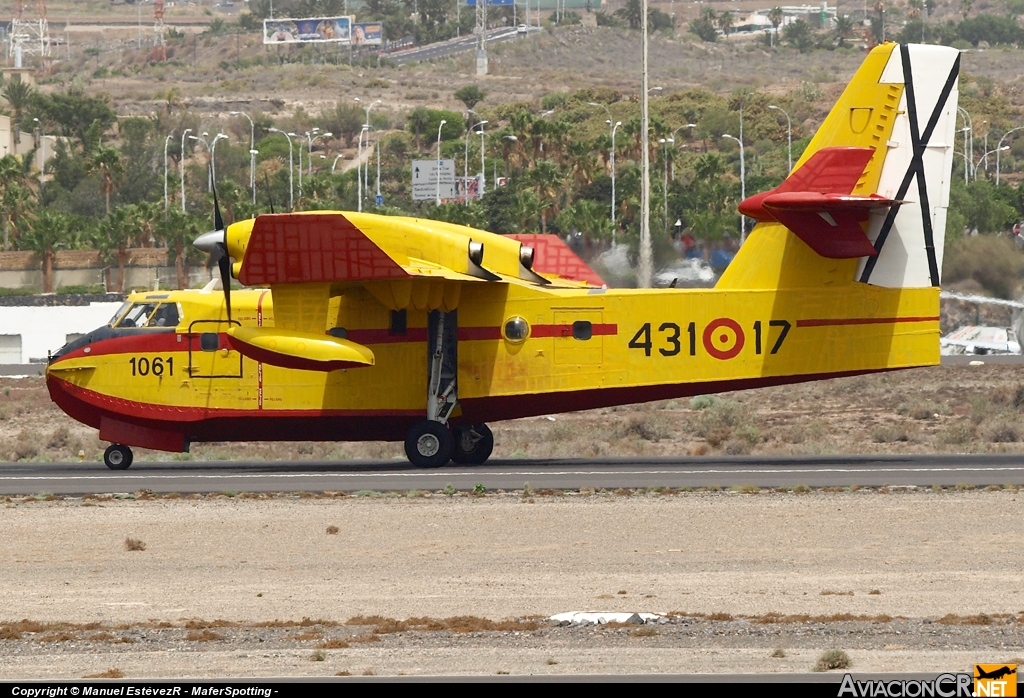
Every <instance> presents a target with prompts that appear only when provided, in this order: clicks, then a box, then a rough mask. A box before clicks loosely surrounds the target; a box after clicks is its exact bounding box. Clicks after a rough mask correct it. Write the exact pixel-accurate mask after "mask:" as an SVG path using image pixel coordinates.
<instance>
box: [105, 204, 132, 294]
mask: <svg viewBox="0 0 1024 698" xmlns="http://www.w3.org/2000/svg"><path fill="white" fill-rule="evenodd" d="M138 232H139V210H138V207H137V206H135V205H134V204H128V205H126V206H118V207H117V208H116V209H114V211H113V212H112V213H109V214H107V217H106V218H104V219H103V220H102V221H101V223H100V229H99V231H98V233H99V237H98V238H97V240H96V246H97V247H98V248H99V249H100V251H101V252H103V253H104V256H105V257H107V258H108V259H109V258H110V256H111V255H110V252H111V251H114V250H116V253H117V284H116V285H115V286H114V290H115V291H117V292H118V293H120V292H123V291H124V268H125V266H127V264H128V248H129V247H131V245H132V242H133V241H136V240H137V238H138Z"/></svg>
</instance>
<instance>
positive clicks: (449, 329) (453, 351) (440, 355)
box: [405, 310, 459, 468]
mask: <svg viewBox="0 0 1024 698" xmlns="http://www.w3.org/2000/svg"><path fill="white" fill-rule="evenodd" d="M458 331H459V326H458V316H457V314H456V311H454V310H453V311H451V312H449V313H445V312H442V311H440V310H434V311H432V312H431V313H430V314H429V315H428V316H427V336H428V337H429V338H430V339H429V346H428V347H427V418H426V419H425V420H423V421H422V422H417V423H416V424H415V425H413V427H412V428H411V429H410V430H409V431H408V433H407V434H406V436H405V455H407V456H408V457H409V461H410V462H411V463H412V464H413V465H415V466H417V467H419V468H438V467H440V466H442V465H444V464H445V463H447V462H448V461H450V460H451V459H452V456H453V455H454V453H455V450H456V448H455V437H454V436H453V434H452V431H451V429H450V428H449V427H448V418H449V417H450V416H451V414H452V412H454V411H455V408H456V407H457V406H458V402H459V385H458V380H459V359H458Z"/></svg>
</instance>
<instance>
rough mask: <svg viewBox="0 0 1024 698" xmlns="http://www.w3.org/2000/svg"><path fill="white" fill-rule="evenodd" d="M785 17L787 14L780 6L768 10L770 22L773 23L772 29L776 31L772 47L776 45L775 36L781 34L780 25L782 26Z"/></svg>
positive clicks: (773, 35) (773, 33) (773, 34)
mask: <svg viewBox="0 0 1024 698" xmlns="http://www.w3.org/2000/svg"><path fill="white" fill-rule="evenodd" d="M785 16H786V13H785V12H783V11H782V8H781V7H779V6H778V5H776V6H775V7H773V8H772V9H770V10H768V21H769V22H771V23H772V27H773V28H774V29H775V31H773V32H772V46H774V45H775V35H776V34H778V33H779V25H780V24H782V20H783V19H784V18H785Z"/></svg>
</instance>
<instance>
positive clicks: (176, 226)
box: [157, 206, 201, 289]
mask: <svg viewBox="0 0 1024 698" xmlns="http://www.w3.org/2000/svg"><path fill="white" fill-rule="evenodd" d="M167 214H168V215H167V218H164V219H161V220H160V221H159V222H158V223H157V234H158V235H160V237H161V238H162V239H163V240H164V243H165V244H166V245H167V253H168V256H172V257H173V258H174V270H175V272H176V273H177V277H178V288H179V289H181V288H188V262H189V258H190V257H191V256H192V255H193V254H194V253H195V248H194V247H193V246H192V241H193V240H195V239H196V237H198V236H199V233H200V232H201V230H200V225H199V221H197V220H196V219H195V218H194V217H193V216H189V215H187V214H185V213H182V212H181V209H179V208H175V207H173V206H172V207H171V209H170V210H169V211H168V212H167Z"/></svg>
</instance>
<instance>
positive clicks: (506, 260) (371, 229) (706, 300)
mask: <svg viewBox="0 0 1024 698" xmlns="http://www.w3.org/2000/svg"><path fill="white" fill-rule="evenodd" d="M959 63H960V55H959V53H958V52H957V51H956V50H953V49H950V48H946V47H941V46H918V45H896V44H891V43H890V44H884V45H882V46H879V47H877V48H875V49H874V50H872V51H871V52H870V54H869V55H868V56H867V58H866V60H865V61H864V63H863V65H862V66H861V67H860V69H859V70H858V71H857V73H856V74H855V75H854V77H853V80H852V82H851V83H850V84H849V86H848V87H847V89H846V90H845V91H844V93H843V94H842V96H841V97H840V98H839V101H838V102H837V103H836V105H835V107H834V108H833V109H832V111H831V113H830V114H829V115H828V117H827V118H826V120H825V122H824V123H823V124H822V126H821V128H820V129H819V130H818V132H817V134H816V135H815V136H814V138H813V140H812V141H811V143H810V145H809V146H808V147H807V149H806V151H805V152H804V153H803V155H802V157H801V158H800V160H799V162H797V164H796V165H795V167H794V168H793V172H792V173H791V174H790V176H789V177H788V178H787V179H786V180H785V181H784V182H783V183H782V184H781V185H780V186H779V187H777V188H776V189H774V190H772V191H769V192H764V193H761V194H758V195H756V196H753V197H751V198H749V199H747V200H746V201H744V202H742V204H741V205H740V211H741V212H743V213H744V214H745V215H747V216H750V217H752V218H754V219H756V221H757V224H756V226H755V227H754V229H753V230H752V232H751V234H750V236H749V238H748V239H747V241H746V243H745V244H744V245H743V246H742V247H741V249H740V250H739V252H738V254H737V255H736V257H735V259H734V260H733V262H732V263H731V264H730V265H729V267H728V269H727V270H726V271H725V273H724V274H723V275H722V276H721V278H720V279H719V281H718V283H717V285H716V286H715V287H714V288H713V289H658V290H649V289H611V288H607V287H606V286H605V285H603V284H602V283H601V280H600V279H599V278H598V277H597V276H596V275H595V274H594V273H593V272H592V271H591V270H590V269H589V268H588V267H587V266H586V265H585V264H584V263H583V262H582V261H581V260H580V259H579V258H577V257H576V256H575V255H574V254H573V253H572V251H571V250H570V249H569V248H568V247H567V246H566V245H565V244H564V243H562V242H561V241H560V240H559V239H558V238H557V237H556V236H549V235H521V236H510V235H504V236H503V235H495V234H492V233H487V232H484V231H481V230H476V229H473V228H468V227H463V226H458V225H450V224H446V223H442V222H438V221H432V220H424V219H416V218H400V217H386V216H379V215H372V214H367V213H353V212H321V211H317V212H307V213H289V214H276V215H274V214H271V215H261V216H259V217H257V218H256V219H254V220H246V221H241V222H237V223H234V224H232V225H230V226H226V227H225V226H223V225H222V224H221V223H220V221H219V213H218V214H217V215H216V218H217V219H218V220H217V221H216V225H215V228H216V230H214V231H211V232H210V233H206V234H204V235H203V236H201V237H200V239H198V240H197V241H196V245H197V247H199V248H200V249H203V250H206V251H209V252H211V253H212V254H213V255H214V256H215V257H216V259H217V263H218V266H219V268H220V276H221V279H220V287H219V288H214V287H207V288H206V289H203V290H188V291H171V292H151V293H135V294H132V295H131V296H130V297H129V299H128V301H127V302H126V303H125V304H124V307H122V308H121V309H120V310H119V311H118V312H117V314H116V315H115V316H114V317H113V318H112V319H111V321H110V323H109V324H108V325H107V326H104V327H101V328H99V329H97V330H95V331H93V332H91V333H89V334H87V335H86V336H84V337H82V338H80V339H78V340H75V341H73V342H70V343H69V344H67V345H66V346H64V347H63V348H62V349H61V350H60V351H58V352H57V353H56V354H54V355H53V357H52V358H51V359H50V362H49V365H48V367H47V374H46V379H47V385H48V388H49V391H50V395H51V396H52V398H53V400H54V401H55V402H56V403H57V404H58V405H59V406H60V407H61V408H62V409H63V410H64V411H65V412H67V413H68V414H69V415H70V416H72V417H73V418H75V419H77V420H79V421H80V422H83V423H85V424H88V425H90V426H93V427H95V428H97V429H99V435H100V438H101V439H103V440H105V441H109V442H111V446H110V447H109V448H108V449H107V451H106V453H105V458H104V459H105V463H106V465H107V466H108V467H110V468H112V469H124V468H127V467H129V466H130V465H131V462H132V451H131V447H132V446H137V447H142V448H149V449H159V450H163V451H177V452H180V451H187V450H188V449H189V445H190V444H191V443H194V442H202V441H259V440H339V441H345V440H386V441H404V442H405V450H406V453H407V455H408V457H409V460H410V461H411V462H412V463H413V464H415V465H416V466H421V467H437V466H441V465H444V464H446V463H448V462H449V461H454V462H455V463H460V464H479V463H483V462H484V461H485V460H487V458H488V456H489V455H490V454H491V450H492V447H493V437H492V434H491V431H490V429H489V428H488V427H487V423H488V422H494V421H498V420H505V419H514V418H519V417H527V416H531V415H543V414H550V413H555V412H563V411H570V410H583V409H590V408H596V407H606V406H610V405H619V404H626V403H637V402H644V401H650V400H661V399H666V398H678V397H684V396H689V395H697V394H704V393H713V392H719V391H727V390H737V389H743V388H755V387H760V386H773V385H781V384H788V383H795V382H799V381H811V380H819V379H824V378H832V377H836V376H850V375H855V374H862V373H869V372H874V371H887V370H892V369H901V368H909V367H914V366H927V365H933V364H937V363H938V361H939V288H938V287H939V270H940V269H941V267H942V252H943V236H944V231H945V216H946V208H947V206H948V199H949V183H950V174H951V169H952V157H953V138H954V130H955V115H956V107H957V75H958V71H959ZM231 277H234V278H237V280H238V281H239V282H240V283H241V284H242V285H244V286H246V287H250V288H246V289H243V290H241V291H235V292H233V293H232V292H231V291H230V280H231ZM211 283H216V281H215V282H211Z"/></svg>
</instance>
